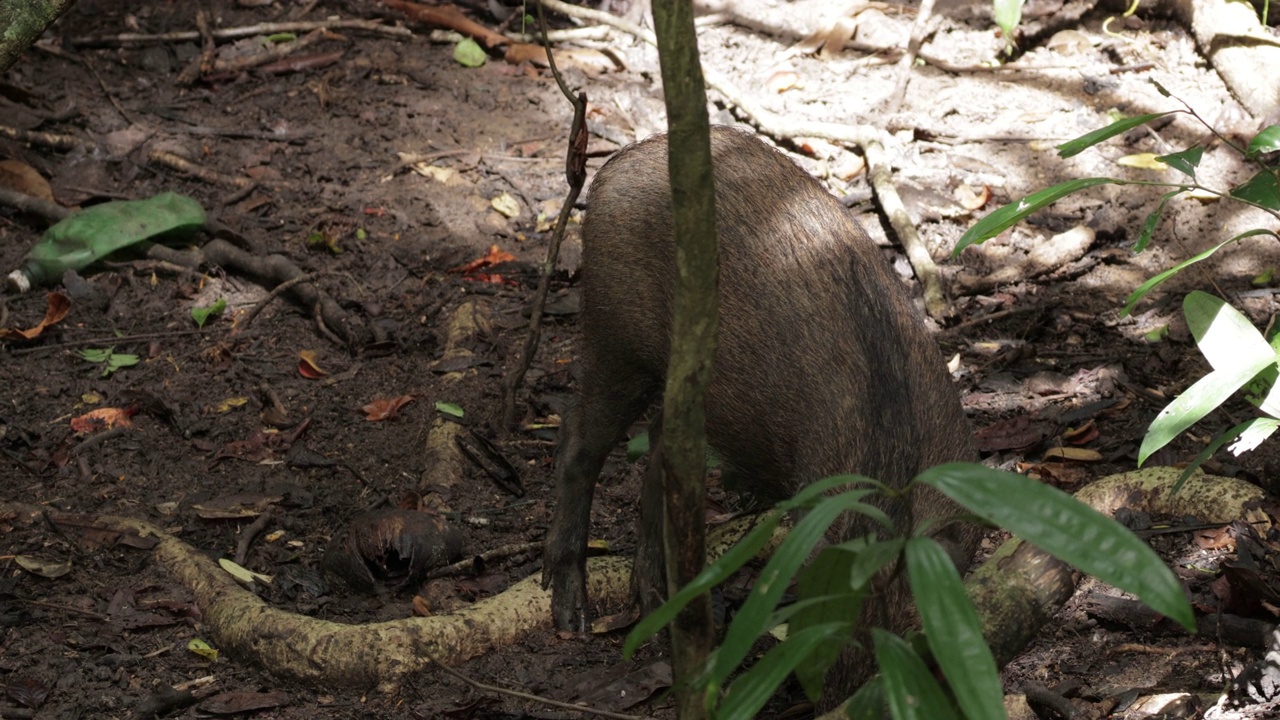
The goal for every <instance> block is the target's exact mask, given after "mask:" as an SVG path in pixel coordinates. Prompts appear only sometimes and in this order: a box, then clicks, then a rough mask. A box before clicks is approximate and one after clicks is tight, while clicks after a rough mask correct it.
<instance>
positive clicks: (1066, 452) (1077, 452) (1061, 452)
mask: <svg viewBox="0 0 1280 720" xmlns="http://www.w3.org/2000/svg"><path fill="white" fill-rule="evenodd" d="M1044 459H1045V460H1050V459H1054V460H1074V461H1076V462H1100V461H1101V460H1102V453H1100V452H1098V451H1097V450H1090V449H1089V448H1076V447H1055V448H1049V449H1048V450H1045V451H1044Z"/></svg>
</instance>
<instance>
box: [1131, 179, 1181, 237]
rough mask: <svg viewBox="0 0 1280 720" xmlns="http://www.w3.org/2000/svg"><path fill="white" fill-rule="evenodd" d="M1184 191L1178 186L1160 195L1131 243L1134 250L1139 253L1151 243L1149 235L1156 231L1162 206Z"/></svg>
mask: <svg viewBox="0 0 1280 720" xmlns="http://www.w3.org/2000/svg"><path fill="white" fill-rule="evenodd" d="M1185 191H1186V188H1178V189H1177V190H1170V191H1169V192H1167V193H1165V194H1164V195H1162V196H1161V197H1160V204H1159V205H1157V206H1156V209H1155V210H1153V211H1151V214H1150V215H1148V216H1147V219H1146V220H1144V221H1143V222H1142V231H1141V232H1139V233H1138V242H1136V243H1134V245H1133V251H1134V252H1136V253H1140V252H1142V251H1143V250H1146V249H1147V245H1148V244H1150V243H1151V236H1152V235H1154V234H1155V232H1156V224H1157V223H1159V222H1160V216H1161V215H1163V214H1164V206H1165V205H1168V204H1169V201H1170V200H1172V199H1173V198H1174V197H1175V196H1176V195H1178V194H1179V193H1182V192H1185Z"/></svg>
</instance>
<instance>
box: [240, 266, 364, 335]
mask: <svg viewBox="0 0 1280 720" xmlns="http://www.w3.org/2000/svg"><path fill="white" fill-rule="evenodd" d="M340 274H341V273H339V272H338V271H336V270H324V271H321V272H314V273H307V274H306V275H299V276H297V277H295V278H293V279H292V280H286V281H284V282H282V283H280V284H279V285H277V286H275V287H274V288H272V289H271V292H269V293H267V296H266V297H264V298H262V299H261V300H259V301H258V303H257V304H256V305H254V306H253V309H252V310H250V311H249V314H247V315H245V316H244V320H242V321H241V322H240V327H242V328H248V327H249V326H250V325H251V324H253V321H254V319H256V318H257V317H258V315H259V314H260V313H261V312H262V311H263V310H264V309H265V308H266V307H267V306H268V305H270V304H271V301H272V300H275V299H276V298H278V297H280V296H281V295H283V294H285V293H287V292H289V291H290V290H292V289H293V288H294V287H296V286H298V285H301V284H302V283H305V282H312V281H313V280H315V279H316V278H318V277H323V276H325V275H340Z"/></svg>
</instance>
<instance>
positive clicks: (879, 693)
mask: <svg viewBox="0 0 1280 720" xmlns="http://www.w3.org/2000/svg"><path fill="white" fill-rule="evenodd" d="M845 717H846V718H848V719H849V720H883V718H884V678H883V677H881V676H879V675H877V676H875V677H873V678H871V679H870V680H868V681H867V682H865V683H863V685H862V687H860V688H858V692H856V693H854V694H853V697H851V698H849V703H848V704H847V705H846V706H845Z"/></svg>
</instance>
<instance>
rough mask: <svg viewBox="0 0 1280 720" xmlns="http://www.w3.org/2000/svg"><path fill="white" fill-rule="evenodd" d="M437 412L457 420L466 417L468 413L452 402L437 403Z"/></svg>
mask: <svg viewBox="0 0 1280 720" xmlns="http://www.w3.org/2000/svg"><path fill="white" fill-rule="evenodd" d="M436 410H438V411H440V412H442V413H444V414H445V415H452V416H453V417H456V418H460V417H463V416H464V415H466V412H465V411H464V410H463V409H462V406H461V405H458V404H456V403H451V402H437V403H436Z"/></svg>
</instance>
